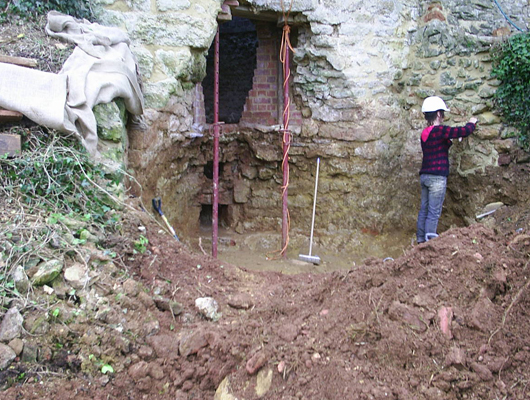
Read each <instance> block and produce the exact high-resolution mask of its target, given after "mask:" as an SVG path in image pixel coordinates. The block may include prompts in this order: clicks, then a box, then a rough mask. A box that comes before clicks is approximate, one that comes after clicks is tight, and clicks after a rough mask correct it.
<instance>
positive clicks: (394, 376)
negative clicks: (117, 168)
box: [0, 25, 530, 400]
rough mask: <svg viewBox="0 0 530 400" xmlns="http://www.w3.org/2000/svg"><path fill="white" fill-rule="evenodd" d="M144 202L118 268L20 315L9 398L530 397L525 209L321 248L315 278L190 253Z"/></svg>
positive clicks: (231, 247) (118, 241)
mask: <svg viewBox="0 0 530 400" xmlns="http://www.w3.org/2000/svg"><path fill="white" fill-rule="evenodd" d="M24 27H25V26H24V25H21V26H18V28H17V29H15V30H14V32H13V35H11V36H10V37H11V42H12V43H13V46H17V48H18V49H17V50H13V52H11V51H9V52H6V54H9V55H16V56H28V57H32V58H35V54H37V53H38V54H40V56H39V57H37V58H38V60H39V63H40V64H39V65H40V67H39V68H40V69H42V70H50V71H54V70H56V66H55V67H54V65H51V64H50V63H51V62H55V60H56V57H55V56H54V57H48V50H47V47H46V46H41V44H40V43H41V42H40V41H37V40H33V41H31V43H33V44H34V45H35V46H37V47H38V48H37V49H35V48H27V49H25V48H23V47H22V50H23V51H21V46H20V45H18V43H17V42H21V39H20V36H19V33H18V32H20V29H24ZM15 33H16V34H15ZM31 34H32V31H28V32H25V35H26V37H27V36H29V35H31ZM11 42H9V44H11ZM52 44H53V43H52ZM8 48H10V47H9V46H3V51H5V50H6V49H8ZM59 50H60V51H62V52H64V53H65V54H63V56H64V57H66V56H67V53H68V51H69V50H70V49H69V48H66V49H64V48H60V49H59ZM41 64H42V65H41ZM58 65H60V62H59V63H58ZM513 171H516V169H513ZM514 173H519V174H520V173H522V174H523V175H524V176H527V172H526V171H522V172H521V171H519V172H517V171H516V172H514ZM506 174H509V171H508V170H507V169H506V170H504V175H501V174H499V175H498V176H497V177H492V185H493V186H492V187H493V188H496V187H497V186H495V185H496V184H497V183H498V185H499V187H500V186H501V184H502V186H503V187H505V186H506V185H508V186H510V187H511V188H512V189H513V191H514V192H518V193H517V194H516V195H515V194H514V195H513V196H508V197H510V198H511V199H515V198H518V199H528V193H527V188H526V185H521V184H520V183H518V182H524V180H519V179H517V180H514V181H511V178H510V177H507V176H506ZM506 182H507V183H506ZM469 186H472V185H468V187H469ZM459 187H463V186H459ZM504 192H506V191H504ZM449 196H451V193H449ZM134 201H135V200H133V203H132V206H133V208H134V209H136V211H129V212H127V213H126V214H125V215H124V218H125V219H124V221H123V230H122V232H121V234H120V235H119V236H115V237H111V238H107V240H106V243H104V247H105V248H108V249H110V250H112V251H113V252H114V253H115V257H112V256H111V255H108V254H106V253H105V252H101V259H99V260H92V261H94V263H92V264H91V265H92V273H93V276H92V279H91V281H90V284H89V285H88V287H86V288H83V290H79V291H78V292H76V293H71V292H68V293H62V295H60V296H59V295H58V297H61V298H62V299H61V301H58V302H57V303H52V304H47V305H45V306H43V305H42V304H41V303H38V302H37V303H35V304H34V305H32V303H31V302H27V303H25V304H24V305H23V307H21V308H23V310H24V328H25V332H24V336H23V340H24V351H22V353H20V356H19V357H18V358H17V359H16V361H15V362H14V363H12V364H11V366H10V367H9V368H8V369H7V370H5V371H0V398H2V399H6V400H11V399H28V400H29V399H41V398H50V399H71V398H76V399H81V400H83V399H87V400H88V399H94V400H99V399H116V400H122V399H123V400H125V399H176V400H184V399H213V398H215V399H218V400H220V399H232V400H234V399H240V400H242V399H245V400H251V399H258V398H262V399H271V400H275V399H286V400H288V399H312V400H313V399H314V400H320V399H400V400H416V399H417V400H430V399H444V400H452V399H486V400H489V399H491V400H494V399H495V400H497V399H499V400H500V399H505V400H509V399H527V398H530V395H529V393H530V389H528V383H529V382H530V372H529V371H528V368H527V363H528V361H529V360H530V322H529V315H528V306H529V305H530V304H529V303H530V295H529V288H528V286H529V281H528V278H527V276H528V274H529V269H528V263H529V252H530V234H529V232H530V220H529V215H528V214H529V211H528V210H527V209H526V204H522V203H526V202H520V203H519V205H518V204H517V203H516V201H515V204H512V203H510V201H509V199H508V198H507V199H502V201H504V202H505V203H506V204H510V206H509V207H502V208H501V209H499V210H498V211H497V212H495V213H494V214H492V215H491V216H489V217H487V218H485V219H483V220H481V223H475V224H473V225H471V226H468V227H465V228H451V229H448V230H446V231H445V232H443V233H442V234H441V236H440V237H439V238H437V239H435V240H432V241H430V242H429V243H426V244H422V245H419V246H410V245H409V244H408V243H406V241H404V242H403V243H402V249H401V250H399V251H397V252H396V251H394V250H393V251H392V255H393V257H394V258H387V257H377V256H373V254H376V253H377V252H376V253H374V252H371V251H370V249H369V248H368V247H369V246H370V243H367V249H366V254H369V255H370V257H368V258H367V259H365V260H361V261H359V260H358V258H359V256H355V257H354V256H352V255H347V254H340V252H337V253H335V254H326V253H325V252H321V251H322V250H324V249H319V252H318V253H317V254H319V255H320V256H321V257H322V259H323V264H322V265H321V266H314V265H311V264H306V263H301V262H300V261H298V260H296V259H294V257H292V256H291V257H290V259H288V260H281V259H277V258H276V257H274V255H272V256H271V255H270V254H264V253H262V252H257V251H255V250H254V253H252V250H251V251H249V250H247V249H245V248H244V247H243V246H242V247H238V246H239V244H240V243H241V242H243V241H244V240H243V238H242V237H241V236H237V235H236V236H234V237H230V236H228V233H227V236H226V237H225V236H223V241H222V244H221V248H220V255H219V260H216V259H213V258H212V257H210V256H209V255H206V254H203V253H202V251H201V247H203V248H205V250H206V252H208V251H209V249H208V246H207V243H204V244H201V243H193V248H191V247H187V246H185V245H183V244H182V243H179V242H177V241H176V240H175V239H174V238H173V237H171V236H170V235H169V234H167V233H166V232H165V231H164V230H163V229H162V225H161V224H160V223H159V222H160V221H158V222H157V221H156V220H155V219H154V217H152V216H151V215H150V214H148V213H146V212H142V211H140V210H141V208H140V206H139V205H138V204H137V203H135V202H134ZM441 222H443V223H445V222H444V221H441ZM144 228H145V231H144V230H143V229H144ZM140 234H143V235H145V236H146V237H147V239H148V243H147V245H146V249H145V251H144V252H143V253H142V252H138V251H137V249H135V242H137V240H138V237H139V235H140ZM226 238H228V239H226ZM376 239H377V238H375V237H374V242H375V241H376ZM258 240H259V239H258ZM262 240H265V238H262ZM378 245H379V246H380V244H378ZM394 254H396V255H394ZM113 256H114V255H113ZM95 261H97V262H95ZM227 261H230V262H227ZM295 272H296V273H295ZM55 289H58V288H55ZM59 292H60V290H59ZM33 296H35V297H34V298H40V299H47V298H49V297H47V295H46V294H45V293H44V292H43V291H42V289H35V292H34V293H33ZM204 297H211V298H213V299H215V300H216V302H217V303H218V306H219V309H218V312H219V313H220V315H219V314H215V315H213V317H214V318H213V320H212V319H209V318H207V317H206V316H205V315H204V314H203V313H201V312H200V311H199V310H198V308H197V307H196V305H195V301H196V299H197V298H204ZM50 310H58V312H57V314H54V313H50V312H49V311H50ZM14 347H16V346H14ZM107 366H110V367H112V369H113V371H114V372H106V373H103V372H102V369H103V370H105V367H107ZM107 369H108V368H107ZM216 391H217V394H216Z"/></svg>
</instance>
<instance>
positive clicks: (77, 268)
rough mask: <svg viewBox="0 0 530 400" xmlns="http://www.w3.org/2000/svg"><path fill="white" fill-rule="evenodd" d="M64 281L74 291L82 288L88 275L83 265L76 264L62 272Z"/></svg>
mask: <svg viewBox="0 0 530 400" xmlns="http://www.w3.org/2000/svg"><path fill="white" fill-rule="evenodd" d="M64 279H65V280H66V282H67V283H68V284H69V285H70V286H72V287H73V288H75V289H81V288H83V287H84V286H85V285H86V284H87V282H88V280H89V277H88V273H87V270H86V268H85V266H84V265H82V264H79V263H76V264H74V265H72V266H71V267H68V268H66V269H65V270H64Z"/></svg>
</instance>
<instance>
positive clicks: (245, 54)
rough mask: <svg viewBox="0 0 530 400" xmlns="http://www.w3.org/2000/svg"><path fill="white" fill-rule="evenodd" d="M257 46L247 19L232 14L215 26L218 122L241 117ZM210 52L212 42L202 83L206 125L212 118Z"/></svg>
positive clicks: (211, 50)
mask: <svg viewBox="0 0 530 400" xmlns="http://www.w3.org/2000/svg"><path fill="white" fill-rule="evenodd" d="M214 43H215V42H214ZM257 47H258V35H257V33H256V27H255V25H254V23H253V22H252V21H250V20H249V19H246V18H238V17H234V18H233V20H232V21H229V22H226V23H224V24H221V25H220V26H219V54H220V56H219V121H223V122H225V123H227V124H237V123H238V122H239V120H240V119H241V115H242V113H243V106H244V105H245V100H246V98H247V96H248V92H249V91H250V89H252V78H253V77H254V69H255V68H256V48H257ZM214 53H215V48H214V45H212V47H210V50H209V52H208V57H207V60H206V77H205V78H204V80H203V82H202V86H203V90H204V106H205V113H206V122H207V123H209V124H211V123H213V120H214V117H213V114H214V112H213V107H214Z"/></svg>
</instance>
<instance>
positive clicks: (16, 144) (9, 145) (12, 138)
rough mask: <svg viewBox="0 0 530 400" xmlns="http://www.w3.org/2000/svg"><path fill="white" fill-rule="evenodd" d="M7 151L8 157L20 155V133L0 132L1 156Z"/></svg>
mask: <svg viewBox="0 0 530 400" xmlns="http://www.w3.org/2000/svg"><path fill="white" fill-rule="evenodd" d="M6 153H7V156H8V157H13V156H15V155H20V153H21V147H20V135H11V134H9V133H0V156H4V155H5V154H6Z"/></svg>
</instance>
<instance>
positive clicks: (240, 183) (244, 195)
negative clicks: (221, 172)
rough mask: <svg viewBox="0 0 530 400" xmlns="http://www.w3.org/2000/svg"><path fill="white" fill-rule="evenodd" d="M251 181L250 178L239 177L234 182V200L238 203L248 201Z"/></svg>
mask: <svg viewBox="0 0 530 400" xmlns="http://www.w3.org/2000/svg"><path fill="white" fill-rule="evenodd" d="M250 193H251V190H250V183H249V181H248V180H246V179H245V180H243V179H238V180H236V181H235V182H234V201H235V202H236V203H240V204H243V203H246V202H247V201H248V199H249V197H250Z"/></svg>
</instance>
